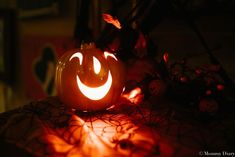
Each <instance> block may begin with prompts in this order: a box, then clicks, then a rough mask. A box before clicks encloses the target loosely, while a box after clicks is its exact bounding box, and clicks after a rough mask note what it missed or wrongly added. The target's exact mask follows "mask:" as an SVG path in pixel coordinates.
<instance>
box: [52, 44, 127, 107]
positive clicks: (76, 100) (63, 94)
mask: <svg viewBox="0 0 235 157" xmlns="http://www.w3.org/2000/svg"><path fill="white" fill-rule="evenodd" d="M55 83H56V88H57V92H58V96H59V97H60V99H61V101H62V102H64V103H65V104H66V105H68V106H69V107H71V108H75V109H79V110H86V111H94V110H101V109H105V108H108V107H110V106H112V105H113V103H114V102H115V101H117V100H118V99H119V97H120V95H121V93H122V89H123V87H124V69H123V65H122V63H121V62H120V61H119V60H118V59H117V58H116V56H114V55H113V54H112V53H109V52H107V51H105V52H103V51H101V50H100V49H98V48H95V46H94V45H89V46H87V45H86V46H83V47H82V48H81V49H76V50H71V51H69V52H67V53H65V54H64V55H63V56H62V57H61V58H60V60H59V61H58V63H57V67H56V80H55Z"/></svg>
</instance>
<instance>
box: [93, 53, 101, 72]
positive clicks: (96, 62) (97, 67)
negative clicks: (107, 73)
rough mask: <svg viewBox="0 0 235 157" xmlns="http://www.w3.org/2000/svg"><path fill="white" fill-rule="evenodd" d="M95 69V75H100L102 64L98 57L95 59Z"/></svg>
mask: <svg viewBox="0 0 235 157" xmlns="http://www.w3.org/2000/svg"><path fill="white" fill-rule="evenodd" d="M93 67H94V71H95V73H96V74H99V72H100V70H101V64H100V61H99V60H98V59H97V58H96V57H93Z"/></svg>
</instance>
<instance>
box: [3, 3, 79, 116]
mask: <svg viewBox="0 0 235 157" xmlns="http://www.w3.org/2000/svg"><path fill="white" fill-rule="evenodd" d="M0 7H3V8H16V10H17V11H18V13H19V14H18V16H19V15H20V11H19V8H18V6H17V1H16V0H10V1H5V0H3V1H1V3H0ZM75 7H76V0H68V1H63V6H62V7H60V9H59V12H58V14H55V15H44V16H40V17H30V18H25V19H22V18H20V17H18V31H19V34H18V37H17V38H18V45H19V46H18V47H19V49H18V51H17V53H18V54H19V58H17V59H18V60H19V65H17V66H16V71H17V80H16V85H14V86H7V87H6V85H5V84H1V85H0V99H1V101H0V112H2V111H4V110H10V109H13V108H16V107H19V106H22V105H24V104H26V103H27V102H29V101H32V100H33V99H39V98H42V95H40V96H38V97H37V96H32V95H35V94H36V93H37V92H38V91H39V92H43V90H42V89H37V88H35V86H37V85H33V86H32V84H28V82H29V80H30V79H31V83H32V82H34V83H35V82H36V83H39V84H40V80H37V77H34V71H33V67H34V65H35V62H37V60H39V59H40V56H41V54H40V52H43V48H45V47H46V46H49V47H51V49H52V50H54V51H55V52H56V53H57V51H58V47H55V46H54V45H53V44H54V43H57V46H58V45H59V44H58V41H60V43H61V42H63V40H64V41H65V42H66V44H67V45H70V44H69V42H70V40H71V39H72V37H73V33H74V26H75V16H76V14H75V12H76V9H75ZM32 43H33V44H32ZM71 43H72V41H71ZM61 51H62V50H61V49H60V52H59V53H60V54H61V53H62V52H61ZM32 56H34V57H35V58H30V57H32ZM57 57H58V56H55V59H57ZM25 61H28V64H27V63H25ZM27 68H28V69H27ZM39 69H41V67H40V66H39ZM26 74H27V75H28V76H29V78H28V80H27V79H26V78H27V77H25V75H26ZM32 79H34V80H33V81H32ZM30 88H31V91H30V92H31V93H29V91H28V89H30ZM44 96H47V95H46V94H45V95H44Z"/></svg>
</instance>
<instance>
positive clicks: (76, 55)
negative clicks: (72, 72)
mask: <svg viewBox="0 0 235 157" xmlns="http://www.w3.org/2000/svg"><path fill="white" fill-rule="evenodd" d="M73 58H78V59H79V63H80V65H82V60H83V56H82V54H81V53H80V52H76V53H74V54H73V55H72V56H71V57H70V58H69V61H71V60H72V59H73Z"/></svg>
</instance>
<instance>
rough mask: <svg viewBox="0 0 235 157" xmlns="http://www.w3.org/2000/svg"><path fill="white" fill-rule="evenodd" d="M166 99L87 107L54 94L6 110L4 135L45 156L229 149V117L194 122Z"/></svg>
mask: <svg viewBox="0 0 235 157" xmlns="http://www.w3.org/2000/svg"><path fill="white" fill-rule="evenodd" d="M155 105H157V104H155ZM164 105H165V104H164ZM164 105H162V106H161V105H159V107H158V109H157V110H155V111H153V110H151V108H148V107H146V106H145V107H141V106H140V107H136V106H134V107H133V106H132V107H131V106H128V107H126V108H125V109H123V108H122V109H113V110H110V111H103V112H96V113H83V112H76V111H73V110H68V109H67V108H66V107H65V106H64V105H63V104H62V103H61V102H60V101H59V100H58V99H57V98H54V97H52V98H48V99H46V100H42V101H36V102H32V103H30V104H29V105H25V106H24V107H22V108H20V109H16V110H13V111H10V112H6V113H4V114H2V115H1V118H0V124H1V128H0V137H1V139H4V140H5V141H7V142H9V143H11V144H14V145H17V146H18V147H20V148H22V149H24V150H26V151H28V152H30V153H31V154H33V155H35V156H43V157H47V156H48V157H49V156H50V157H54V156H55V157H80V156H97V157H98V156H137V157H138V156H185V155H186V156H187V155H189V154H190V155H192V154H193V155H195V153H198V151H200V150H204V149H206V150H214V149H218V148H220V149H224V150H228V149H231V147H230V145H229V144H228V143H229V141H230V140H229V139H231V136H230V135H231V134H232V132H233V130H232V127H231V126H230V125H232V122H231V121H227V122H226V123H224V122H223V121H217V122H213V123H210V124H209V125H208V124H207V125H203V124H201V123H197V122H195V121H194V122H193V123H192V121H191V120H190V118H189V119H187V118H185V115H184V118H183V116H182V115H181V114H179V113H178V112H177V111H176V110H175V109H173V108H169V107H164ZM187 114H189V115H192V114H193V113H192V112H188V113H187ZM185 119H186V120H185ZM228 128H230V129H228ZM212 129H213V130H214V131H213V132H211V130H212ZM221 146H223V147H221Z"/></svg>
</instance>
